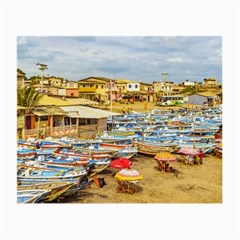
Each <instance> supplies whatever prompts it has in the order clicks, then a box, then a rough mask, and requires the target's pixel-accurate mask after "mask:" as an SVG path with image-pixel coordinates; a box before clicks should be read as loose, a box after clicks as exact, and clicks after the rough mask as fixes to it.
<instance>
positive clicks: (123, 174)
mask: <svg viewBox="0 0 240 240" xmlns="http://www.w3.org/2000/svg"><path fill="white" fill-rule="evenodd" d="M115 178H116V179H118V180H122V181H136V180H141V179H142V174H140V172H139V171H138V170H134V169H128V168H125V169H122V170H120V171H119V172H117V173H116V175H115Z"/></svg>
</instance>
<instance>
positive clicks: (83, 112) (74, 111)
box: [60, 106, 121, 119]
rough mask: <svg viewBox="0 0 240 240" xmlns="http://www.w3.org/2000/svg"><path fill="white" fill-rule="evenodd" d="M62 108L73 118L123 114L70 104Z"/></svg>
mask: <svg viewBox="0 0 240 240" xmlns="http://www.w3.org/2000/svg"><path fill="white" fill-rule="evenodd" d="M60 108H61V109H62V110H64V111H65V112H67V116H69V117H71V118H90V119H100V118H107V117H109V116H115V115H121V114H120V113H114V112H109V111H105V110H100V109H96V108H91V107H85V106H69V107H60Z"/></svg>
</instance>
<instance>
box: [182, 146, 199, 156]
mask: <svg viewBox="0 0 240 240" xmlns="http://www.w3.org/2000/svg"><path fill="white" fill-rule="evenodd" d="M178 152H179V153H182V154H185V155H191V156H196V155H198V154H199V152H198V151H197V150H196V149H194V148H191V147H183V148H181V149H179V151H178Z"/></svg>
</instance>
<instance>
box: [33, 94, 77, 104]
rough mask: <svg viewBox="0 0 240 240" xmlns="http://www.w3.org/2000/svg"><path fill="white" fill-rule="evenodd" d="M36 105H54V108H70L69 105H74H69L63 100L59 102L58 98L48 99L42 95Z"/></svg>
mask: <svg viewBox="0 0 240 240" xmlns="http://www.w3.org/2000/svg"><path fill="white" fill-rule="evenodd" d="M37 105H38V106H51V105H55V106H71V105H74V103H70V102H68V101H65V100H61V99H58V98H54V97H49V96H47V95H44V96H43V97H42V98H41V99H40V100H39V102H38V104H37Z"/></svg>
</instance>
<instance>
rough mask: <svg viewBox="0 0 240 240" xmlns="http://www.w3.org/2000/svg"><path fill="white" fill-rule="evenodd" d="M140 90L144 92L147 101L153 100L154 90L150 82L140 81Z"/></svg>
mask: <svg viewBox="0 0 240 240" xmlns="http://www.w3.org/2000/svg"><path fill="white" fill-rule="evenodd" d="M140 91H141V92H143V93H146V98H147V101H148V102H153V101H154V99H153V98H154V91H153V86H152V84H150V83H143V82H140Z"/></svg>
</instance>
